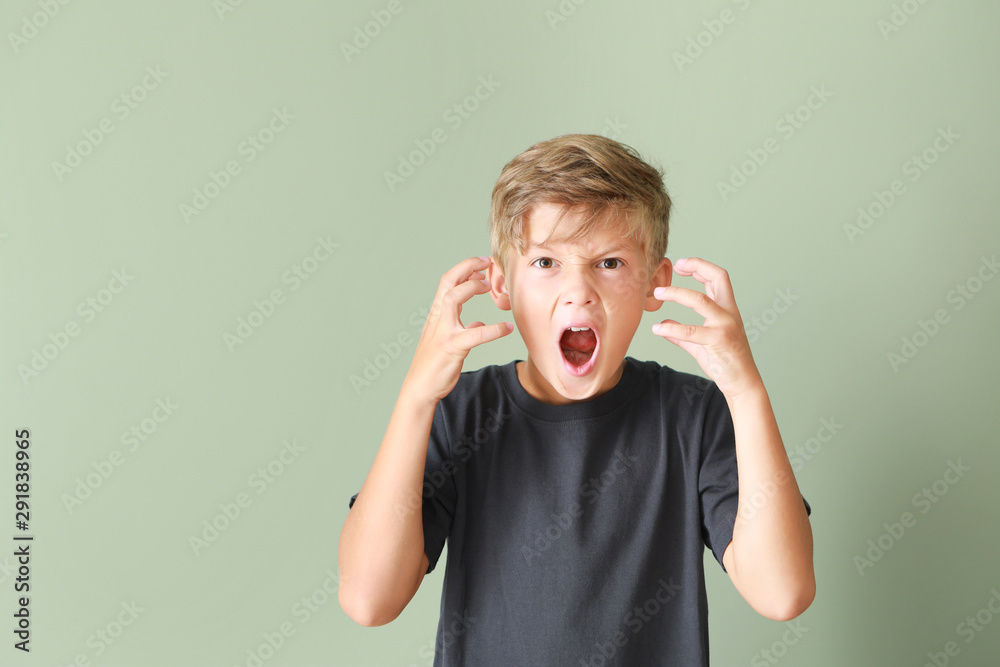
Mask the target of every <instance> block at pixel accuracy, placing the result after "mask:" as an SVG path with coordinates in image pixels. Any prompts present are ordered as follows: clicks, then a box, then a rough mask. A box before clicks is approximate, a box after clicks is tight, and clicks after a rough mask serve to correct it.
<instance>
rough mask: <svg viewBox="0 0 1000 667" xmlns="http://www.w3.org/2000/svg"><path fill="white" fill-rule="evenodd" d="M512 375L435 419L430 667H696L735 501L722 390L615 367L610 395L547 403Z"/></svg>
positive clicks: (671, 373)
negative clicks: (435, 584)
mask: <svg viewBox="0 0 1000 667" xmlns="http://www.w3.org/2000/svg"><path fill="white" fill-rule="evenodd" d="M517 361H520V360H515V361H511V362H509V363H507V364H504V365H502V366H486V367H484V368H481V369H479V370H476V371H464V372H463V373H462V374H461V376H460V378H459V380H458V384H457V385H456V386H455V388H454V389H453V390H452V391H451V393H450V394H449V395H448V396H446V397H445V398H444V399H443V400H442V401H440V402H439V403H438V406H437V408H436V410H435V413H434V420H433V425H432V427H431V433H430V440H429V443H428V448H427V463H426V466H425V473H424V481H425V483H424V488H423V504H422V511H423V527H424V544H425V551H426V553H427V557H428V558H429V560H430V567H429V568H428V569H427V571H428V572H431V571H432V570H433V569H434V568H435V566H436V564H437V561H438V558H439V556H440V555H441V551H442V549H443V547H444V543H445V540H446V539H447V540H448V558H447V566H446V569H445V575H444V589H443V591H442V597H441V617H440V621H439V624H438V631H437V644H436V651H435V656H434V666H435V667H451V666H458V665H475V666H476V667H486V666H492V665H496V666H498V667H499V666H502V667H511V666H514V665H546V666H554V665H559V666H562V665H566V666H567V667H587V666H593V667H599V666H611V665H629V666H630V667H647V666H653V665H677V666H683V667H697V666H699V665H708V664H709V663H708V605H707V598H706V593H705V576H704V569H703V555H704V548H705V546H706V545H707V546H708V547H710V548H711V549H712V552H713V554H714V555H715V558H716V559H717V560H718V561H719V564H720V566H721V565H722V555H723V553H724V552H725V549H726V547H727V546H728V545H729V542H730V540H731V538H732V534H733V525H734V522H735V517H736V509H737V494H738V484H737V470H736V449H735V440H734V435H733V422H732V417H731V415H730V413H729V406H728V405H727V404H726V400H725V397H724V396H723V394H722V392H721V391H720V390H719V388H718V386H717V385H716V384H715V383H714V382H711V381H709V380H706V379H705V378H702V377H699V376H697V375H693V374H690V373H682V372H679V371H675V370H673V369H671V368H669V367H667V366H661V365H659V364H658V363H656V362H654V361H638V360H636V359H634V358H632V357H625V362H626V366H625V369H624V371H623V373H622V377H621V379H620V380H619V382H618V384H617V385H615V386H614V387H613V388H612V389H610V390H609V391H607V392H606V393H604V394H602V395H600V396H598V397H597V398H594V399H591V400H589V401H584V402H581V403H572V404H568V405H550V404H547V403H543V402H541V401H539V400H537V399H535V398H533V397H532V396H530V395H529V394H528V393H527V392H526V391H525V390H524V388H523V387H522V386H521V384H520V381H519V380H518V378H517V371H516V369H515V364H516V363H517ZM356 497H357V494H355V496H354V497H352V499H351V502H350V504H351V505H352V506H353V503H354V499H355V498H356ZM803 502H805V505H806V510H807V512H810V513H811V511H812V510H811V508H810V506H809V503H808V502H806V501H805V499H804V498H803ZM401 510H402V511H405V508H401ZM724 569H725V568H724V567H723V570H724Z"/></svg>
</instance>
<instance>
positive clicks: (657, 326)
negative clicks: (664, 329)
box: [653, 322, 660, 333]
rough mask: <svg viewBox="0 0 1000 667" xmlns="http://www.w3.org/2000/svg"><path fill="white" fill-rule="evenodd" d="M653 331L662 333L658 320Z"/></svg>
mask: <svg viewBox="0 0 1000 667" xmlns="http://www.w3.org/2000/svg"><path fill="white" fill-rule="evenodd" d="M653 333H660V324H659V322H657V323H656V324H654V325H653Z"/></svg>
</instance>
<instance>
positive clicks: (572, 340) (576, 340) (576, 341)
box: [559, 325, 598, 375]
mask: <svg viewBox="0 0 1000 667" xmlns="http://www.w3.org/2000/svg"><path fill="white" fill-rule="evenodd" d="M597 346H598V339H597V332H596V331H595V330H594V329H592V328H591V327H590V326H587V325H579V326H575V325H574V326H569V327H566V328H565V329H564V330H563V332H562V336H560V338H559V348H560V350H561V351H562V356H563V360H564V361H565V365H566V368H567V369H568V370H569V371H570V372H571V373H572V374H573V375H585V374H586V373H588V372H590V370H591V369H592V368H593V367H594V361H595V360H596V358H597Z"/></svg>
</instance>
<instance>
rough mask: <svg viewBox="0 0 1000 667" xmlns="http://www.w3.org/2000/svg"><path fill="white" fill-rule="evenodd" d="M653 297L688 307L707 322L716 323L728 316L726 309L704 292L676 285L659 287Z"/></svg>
mask: <svg viewBox="0 0 1000 667" xmlns="http://www.w3.org/2000/svg"><path fill="white" fill-rule="evenodd" d="M653 296H655V297H656V298H657V299H661V300H663V301H673V302H675V303H679V304H680V305H682V306H687V307H688V308H691V309H692V310H694V312H696V313H698V314H699V315H701V316H702V317H704V318H705V321H706V322H708V321H709V320H710V319H711V320H713V321H714V320H715V319H717V318H719V317H721V316H724V315H725V314H726V309H725V308H723V307H722V306H721V305H720V304H719V303H718V302H716V301H714V300H713V299H712V298H711V297H710V296H708V295H707V294H705V293H704V292H699V291H698V290H693V289H688V288H687V287H677V286H676V285H668V286H666V287H657V288H656V289H655V290H653Z"/></svg>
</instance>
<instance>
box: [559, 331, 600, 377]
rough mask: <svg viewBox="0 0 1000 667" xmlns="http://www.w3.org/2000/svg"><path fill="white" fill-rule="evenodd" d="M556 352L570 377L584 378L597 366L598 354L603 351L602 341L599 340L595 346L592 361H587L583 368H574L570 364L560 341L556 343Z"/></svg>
mask: <svg viewBox="0 0 1000 667" xmlns="http://www.w3.org/2000/svg"><path fill="white" fill-rule="evenodd" d="M556 351H557V352H558V353H559V358H560V359H562V364H563V369H565V371H566V372H567V373H569V374H570V375H572V376H574V377H583V376H584V375H587V374H588V373H590V371H592V370H594V366H595V365H596V364H597V353H598V352H600V351H601V339H600V338H598V339H597V344H596V345H594V353H593V354H592V355H590V359H588V360H587V363H585V364H584V365H583V366H574V365H573V364H571V363H569V361H568V360H567V359H566V355H564V354H563V351H562V346H561V345H560V344H559V341H556Z"/></svg>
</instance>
